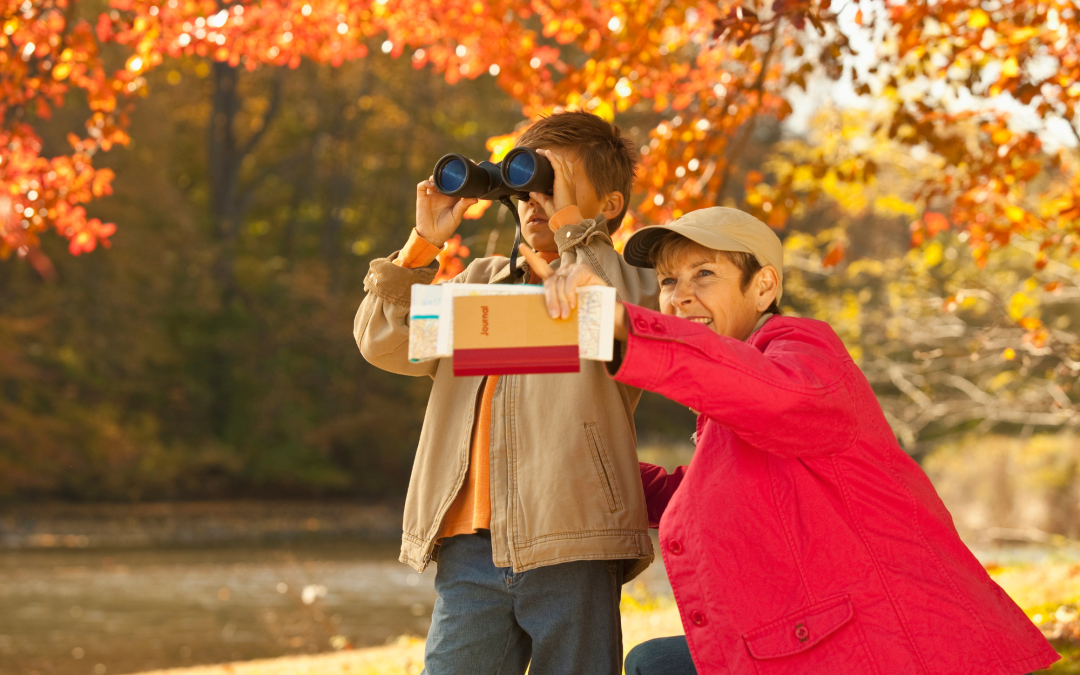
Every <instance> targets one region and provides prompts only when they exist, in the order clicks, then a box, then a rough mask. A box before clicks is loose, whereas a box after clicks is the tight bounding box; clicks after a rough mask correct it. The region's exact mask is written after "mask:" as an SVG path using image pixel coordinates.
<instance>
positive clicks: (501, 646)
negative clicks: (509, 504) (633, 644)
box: [424, 530, 623, 675]
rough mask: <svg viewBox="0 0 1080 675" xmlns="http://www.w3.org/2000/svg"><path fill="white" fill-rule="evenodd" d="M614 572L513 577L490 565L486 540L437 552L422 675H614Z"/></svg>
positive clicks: (475, 538) (539, 571) (617, 574)
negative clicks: (528, 669) (434, 595)
mask: <svg viewBox="0 0 1080 675" xmlns="http://www.w3.org/2000/svg"><path fill="white" fill-rule="evenodd" d="M622 570H623V568H622V564H621V563H620V562H618V561H603V560H600V561H592V560H589V561H575V562H567V563H560V564H557V565H549V566H546V567H537V568H535V569H531V570H528V571H526V572H520V573H518V574H515V573H514V572H513V570H511V569H510V568H508V567H496V566H495V564H494V563H493V562H492V555H491V535H490V533H489V532H487V531H486V530H482V531H480V532H479V533H477V534H466V535H458V536H456V537H449V538H448V539H445V540H444V541H443V542H442V547H441V549H440V551H439V562H438V571H437V572H436V574H435V590H436V592H438V594H439V597H438V599H437V600H436V601H435V611H434V612H433V613H432V616H431V630H430V631H429V632H428V638H427V647H426V649H425V652H424V673H425V674H426V675H522V674H523V673H524V672H525V668H526V667H527V666H529V661H530V659H531V660H532V666H531V672H532V673H536V675H559V674H561V673H565V674H566V675H578V674H581V673H589V674H590V675H593V674H595V675H606V674H610V675H620V673H621V672H622V621H621V618H620V616H619V598H620V597H621V594H622V576H623V571H622Z"/></svg>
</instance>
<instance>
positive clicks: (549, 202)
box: [529, 150, 579, 218]
mask: <svg viewBox="0 0 1080 675" xmlns="http://www.w3.org/2000/svg"><path fill="white" fill-rule="evenodd" d="M536 154H538V155H543V156H544V157H546V158H547V160H548V161H549V162H551V168H552V169H554V170H555V189H554V190H553V191H552V193H553V194H551V195H546V194H544V193H543V192H530V193H529V196H530V197H532V198H533V200H535V201H536V202H537V203H539V204H540V205H541V206H543V207H544V212H545V213H547V217H548V218H551V217H552V216H553V215H555V214H556V213H557V212H558V211H559V210H561V209H563V208H565V207H567V206H576V205H577V184H576V180H577V179H578V178H579V177H578V176H575V174H574V163H573V162H571V161H570V158H568V157H566V156H565V155H563V154H560V153H557V152H552V151H551V150H537V151H536Z"/></svg>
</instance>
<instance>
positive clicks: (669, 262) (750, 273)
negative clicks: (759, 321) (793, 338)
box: [649, 232, 780, 314]
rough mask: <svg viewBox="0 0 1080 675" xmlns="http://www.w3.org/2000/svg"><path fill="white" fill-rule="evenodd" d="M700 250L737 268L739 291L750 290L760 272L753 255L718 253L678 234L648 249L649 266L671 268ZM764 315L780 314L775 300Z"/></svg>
mask: <svg viewBox="0 0 1080 675" xmlns="http://www.w3.org/2000/svg"><path fill="white" fill-rule="evenodd" d="M702 249H704V250H706V251H708V252H709V253H710V254H712V255H713V256H714V258H713V259H714V260H720V259H725V260H727V261H729V262H730V263H731V264H732V265H734V266H735V267H737V268H739V273H740V274H739V290H740V291H742V292H743V293H744V294H745V293H746V290H747V289H748V288H750V283H751V282H752V281H753V280H754V276H755V275H757V273H758V272H760V271H761V263H759V262H758V259H757V258H756V257H755V256H754V254H753V253H746V252H745V251H719V250H717V249H714V248H708V247H706V246H702V245H701V244H699V243H697V242H696V241H692V240H690V239H687V238H686V237H684V236H682V235H681V234H679V233H678V232H670V233H668V234H666V235H664V236H663V237H661V238H660V239H659V240H657V242H656V243H655V244H653V246H652V248H651V249H649V264H651V265H652V266H653V267H655V268H657V269H659V268H661V267H663V268H671V267H674V266H675V265H677V264H678V263H677V262H676V261H677V260H678V259H679V258H682V257H683V256H686V255H689V254H691V253H694V252H697V251H699V250H702ZM765 313H772V314H779V313H780V307H779V306H778V305H777V304H776V300H773V301H772V304H770V305H769V307H768V309H766V310H765Z"/></svg>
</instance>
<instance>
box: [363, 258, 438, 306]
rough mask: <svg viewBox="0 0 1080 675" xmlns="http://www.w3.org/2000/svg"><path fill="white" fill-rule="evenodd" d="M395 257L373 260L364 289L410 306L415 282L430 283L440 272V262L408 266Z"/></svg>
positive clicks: (387, 299)
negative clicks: (399, 262) (396, 261)
mask: <svg viewBox="0 0 1080 675" xmlns="http://www.w3.org/2000/svg"><path fill="white" fill-rule="evenodd" d="M393 260H394V257H393V256H391V257H389V258H376V259H374V260H372V261H371V267H370V268H369V271H368V274H367V276H366V277H365V278H364V290H365V291H367V292H368V293H374V294H375V295H377V296H379V297H380V298H382V299H383V300H385V301H386V302H389V303H392V304H395V305H402V306H404V307H408V306H409V305H411V304H412V286H413V284H430V283H431V282H432V281H434V280H435V275H436V274H438V273H439V266H438V264H435V263H433V264H430V265H428V266H426V267H414V268H407V267H401V266H400V265H398V264H396V263H395V262H391V261H393Z"/></svg>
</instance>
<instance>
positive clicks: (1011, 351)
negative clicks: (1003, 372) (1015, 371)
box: [1001, 347, 1016, 361]
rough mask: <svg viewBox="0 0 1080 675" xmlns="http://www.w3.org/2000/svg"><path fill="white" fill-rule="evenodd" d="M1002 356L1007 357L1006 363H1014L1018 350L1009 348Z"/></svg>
mask: <svg viewBox="0 0 1080 675" xmlns="http://www.w3.org/2000/svg"><path fill="white" fill-rule="evenodd" d="M1001 355H1002V356H1004V357H1005V360H1006V361H1012V360H1013V359H1015V358H1016V350H1015V349H1013V348H1012V347H1009V348H1008V349H1006V350H1005V351H1004V352H1003V353H1002V354H1001Z"/></svg>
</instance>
